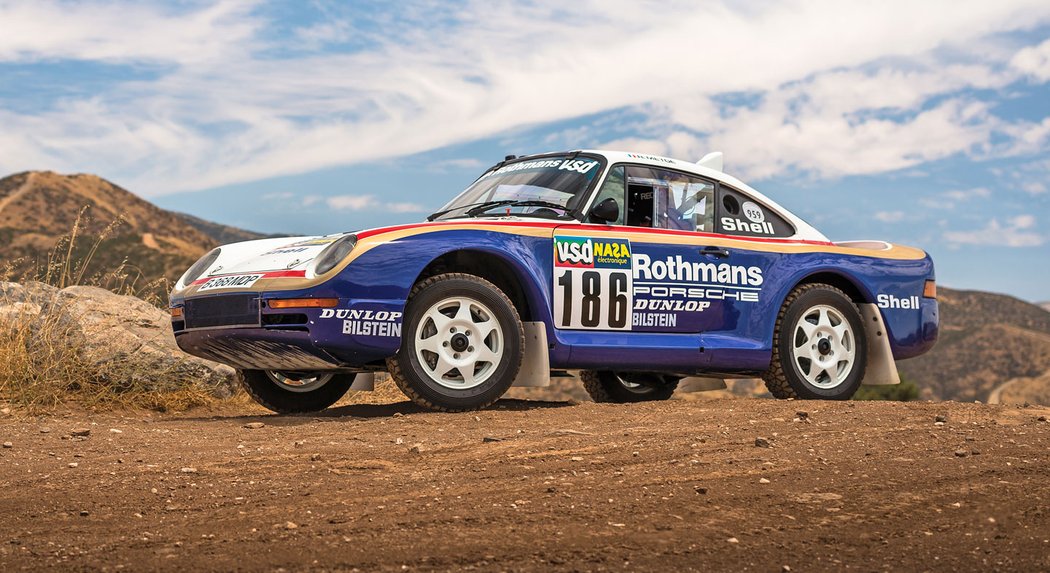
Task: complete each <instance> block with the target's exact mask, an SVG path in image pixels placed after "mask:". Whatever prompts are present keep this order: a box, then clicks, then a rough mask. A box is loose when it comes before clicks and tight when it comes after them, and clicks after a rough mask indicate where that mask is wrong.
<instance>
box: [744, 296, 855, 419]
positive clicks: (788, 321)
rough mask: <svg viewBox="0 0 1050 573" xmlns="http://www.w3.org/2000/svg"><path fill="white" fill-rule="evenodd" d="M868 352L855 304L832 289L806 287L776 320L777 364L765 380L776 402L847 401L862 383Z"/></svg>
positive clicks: (774, 353) (774, 354) (766, 375)
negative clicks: (786, 400) (783, 399)
mask: <svg viewBox="0 0 1050 573" xmlns="http://www.w3.org/2000/svg"><path fill="white" fill-rule="evenodd" d="M867 350H868V346H867V337H866V336H865V334H864V326H863V323H862V321H861V316H860V312H859V311H858V310H857V306H856V305H855V304H853V301H852V300H850V299H849V297H847V296H846V294H845V293H843V292H842V291H840V290H839V289H837V288H835V287H832V286H829V285H824V284H807V285H802V286H800V287H797V288H796V289H795V290H793V291H791V294H789V295H788V297H787V300H785V301H784V305H783V306H782V307H781V309H780V314H779V315H778V316H777V323H776V328H775V329H774V332H773V360H772V362H771V363H770V365H769V370H767V371H766V373H765V374H764V375H763V376H762V379H763V380H765V382H766V387H767V388H768V389H769V391H770V393H772V394H773V396H774V397H777V398H803V399H816V400H849V399H850V398H851V397H853V394H854V393H855V392H856V391H857V388H859V387H860V383H861V381H862V380H863V378H864V370H865V368H866V367H867V356H868V352H867Z"/></svg>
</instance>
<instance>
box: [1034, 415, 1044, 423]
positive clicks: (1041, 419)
mask: <svg viewBox="0 0 1050 573" xmlns="http://www.w3.org/2000/svg"><path fill="white" fill-rule="evenodd" d="M1036 420H1039V421H1040V422H1045V421H1046V416H1039V417H1038V418H1036Z"/></svg>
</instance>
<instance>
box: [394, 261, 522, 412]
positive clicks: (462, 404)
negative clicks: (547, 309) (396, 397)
mask: <svg viewBox="0 0 1050 573" xmlns="http://www.w3.org/2000/svg"><path fill="white" fill-rule="evenodd" d="M450 296H462V297H472V298H474V299H475V300H477V301H478V302H481V303H483V304H484V305H485V306H487V307H488V308H489V309H491V310H492V312H493V313H494V314H495V315H496V319H497V320H498V321H499V323H500V326H501V333H502V336H503V356H502V359H501V361H500V364H499V365H498V366H497V367H496V371H495V372H494V373H493V374H492V375H491V376H489V378H488V379H486V380H485V382H483V383H481V384H480V385H479V386H476V387H474V388H469V389H467V390H454V389H450V388H446V387H444V386H441V385H440V384H438V383H437V382H435V381H434V380H432V379H431V378H430V377H429V376H428V375H427V374H426V372H424V371H423V369H422V366H420V364H419V360H418V358H417V357H416V353H415V338H416V330H417V327H418V326H419V322H420V320H422V319H423V316H422V313H424V312H426V311H427V310H428V309H430V307H431V306H432V305H435V304H437V303H438V302H439V301H441V300H442V299H443V298H446V297H450ZM524 355H525V330H524V326H523V325H522V323H521V318H520V317H519V315H518V311H517V309H516V308H515V307H514V303H512V302H511V300H510V298H508V297H507V295H506V294H504V293H503V291H501V290H500V289H499V287H497V286H496V285H494V284H492V283H491V282H489V281H487V280H485V279H483V278H481V277H478V276H475V275H470V274H465V273H444V274H440V275H435V276H432V277H430V278H427V279H425V280H422V281H420V282H419V283H417V284H416V285H415V286H414V287H413V288H412V291H411V292H410V293H409V295H408V304H407V305H406V307H405V320H404V325H403V327H402V329H401V348H400V349H399V350H398V352H397V354H396V355H394V356H391V357H390V358H387V360H386V365H387V370H388V371H389V372H390V377H391V378H393V380H394V383H395V384H397V387H398V388H400V389H401V391H402V392H403V393H404V394H405V396H407V397H408V398H409V399H410V400H412V401H413V402H415V403H416V404H418V405H419V406H422V407H424V408H427V409H429V410H436V411H441V412H465V411H470V410H481V409H483V408H486V407H488V406H490V405H492V403H493V402H495V401H496V400H499V398H500V397H501V396H503V394H504V393H506V391H507V389H508V388H510V386H511V384H513V383H514V379H515V378H516V377H517V375H518V371H519V370H521V362H522V359H523V357H524Z"/></svg>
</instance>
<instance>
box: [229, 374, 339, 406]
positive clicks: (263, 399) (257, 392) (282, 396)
mask: <svg viewBox="0 0 1050 573" xmlns="http://www.w3.org/2000/svg"><path fill="white" fill-rule="evenodd" d="M356 377H357V375H356V374H336V375H335V376H333V377H332V379H331V380H329V381H328V382H326V383H325V384H324V385H323V386H321V387H319V388H317V389H316V390H312V391H310V392H292V391H290V390H285V389H283V388H281V387H280V386H279V385H278V384H277V383H276V382H274V381H273V380H271V379H270V377H269V376H268V375H267V374H266V371H264V370H238V371H237V374H236V378H237V382H238V383H240V385H241V387H242V388H244V391H245V392H247V393H248V395H249V396H251V397H252V399H253V400H255V401H256V402H258V403H259V404H260V405H262V406H263V407H264V408H266V409H268V410H273V411H274V412H277V413H278V414H305V413H308V412H320V411H321V410H324V409H325V408H327V407H329V406H331V405H332V404H335V403H336V402H338V401H339V399H340V398H342V397H343V395H345V394H346V392H347V390H349V389H350V386H351V385H352V384H353V383H354V379H355V378H356Z"/></svg>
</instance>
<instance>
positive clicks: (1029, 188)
mask: <svg viewBox="0 0 1050 573" xmlns="http://www.w3.org/2000/svg"><path fill="white" fill-rule="evenodd" d="M1021 189H1022V190H1023V191H1024V192H1025V193H1030V194H1032V195H1042V194H1043V193H1046V192H1047V188H1046V184H1045V183H1043V182H1041V181H1026V182H1024V183H1021Z"/></svg>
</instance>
